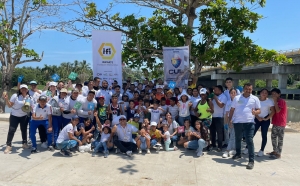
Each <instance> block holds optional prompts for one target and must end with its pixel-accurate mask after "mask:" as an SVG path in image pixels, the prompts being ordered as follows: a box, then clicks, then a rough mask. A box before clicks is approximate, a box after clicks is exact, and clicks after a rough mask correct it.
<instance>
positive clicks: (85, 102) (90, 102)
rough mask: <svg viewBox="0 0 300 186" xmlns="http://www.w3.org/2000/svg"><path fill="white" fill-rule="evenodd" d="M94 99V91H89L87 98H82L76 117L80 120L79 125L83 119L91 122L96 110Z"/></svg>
mask: <svg viewBox="0 0 300 186" xmlns="http://www.w3.org/2000/svg"><path fill="white" fill-rule="evenodd" d="M94 98H95V91H92V90H91V91H89V93H88V95H87V97H83V98H82V99H81V100H80V103H81V107H80V108H79V109H78V111H77V112H78V116H79V118H80V123H83V122H84V119H85V118H90V119H91V120H93V118H94V111H95V109H96V108H97V101H96V100H95V99H94Z"/></svg>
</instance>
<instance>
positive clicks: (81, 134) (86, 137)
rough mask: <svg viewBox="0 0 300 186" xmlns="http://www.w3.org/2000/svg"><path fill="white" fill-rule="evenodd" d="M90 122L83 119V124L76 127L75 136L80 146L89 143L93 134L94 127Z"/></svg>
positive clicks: (87, 119)
mask: <svg viewBox="0 0 300 186" xmlns="http://www.w3.org/2000/svg"><path fill="white" fill-rule="evenodd" d="M91 123H92V120H91V119H90V118H85V119H84V122H83V123H79V124H78V125H77V131H78V133H76V136H78V139H79V140H80V141H81V142H82V144H85V143H90V142H91V139H92V138H93V132H94V130H95V127H94V126H93V125H92V124H91Z"/></svg>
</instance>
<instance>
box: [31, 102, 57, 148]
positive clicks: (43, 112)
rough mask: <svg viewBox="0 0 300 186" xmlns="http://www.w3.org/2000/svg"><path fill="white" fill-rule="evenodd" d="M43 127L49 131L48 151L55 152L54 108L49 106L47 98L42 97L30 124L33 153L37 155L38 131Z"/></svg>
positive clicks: (34, 110) (33, 112)
mask: <svg viewBox="0 0 300 186" xmlns="http://www.w3.org/2000/svg"><path fill="white" fill-rule="evenodd" d="M40 125H43V126H44V127H45V129H46V130H47V131H46V132H47V140H48V150H51V151H54V148H53V146H52V108H51V105H49V104H47V97H46V96H40V97H39V99H38V104H37V105H36V106H35V107H34V109H33V111H32V120H31V122H30V127H29V130H30V139H31V142H32V149H31V153H37V152H38V151H37V148H36V137H35V134H36V129H37V128H38V127H39V126H40Z"/></svg>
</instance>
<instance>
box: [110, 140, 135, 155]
mask: <svg viewBox="0 0 300 186" xmlns="http://www.w3.org/2000/svg"><path fill="white" fill-rule="evenodd" d="M114 144H115V145H116V146H117V148H118V149H120V151H121V152H123V153H126V152H127V151H132V152H135V151H136V149H137V146H136V144H134V143H132V142H125V141H120V140H115V141H114Z"/></svg>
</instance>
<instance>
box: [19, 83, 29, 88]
mask: <svg viewBox="0 0 300 186" xmlns="http://www.w3.org/2000/svg"><path fill="white" fill-rule="evenodd" d="M21 88H26V89H28V86H27V85H25V84H22V85H20V89H21Z"/></svg>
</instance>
